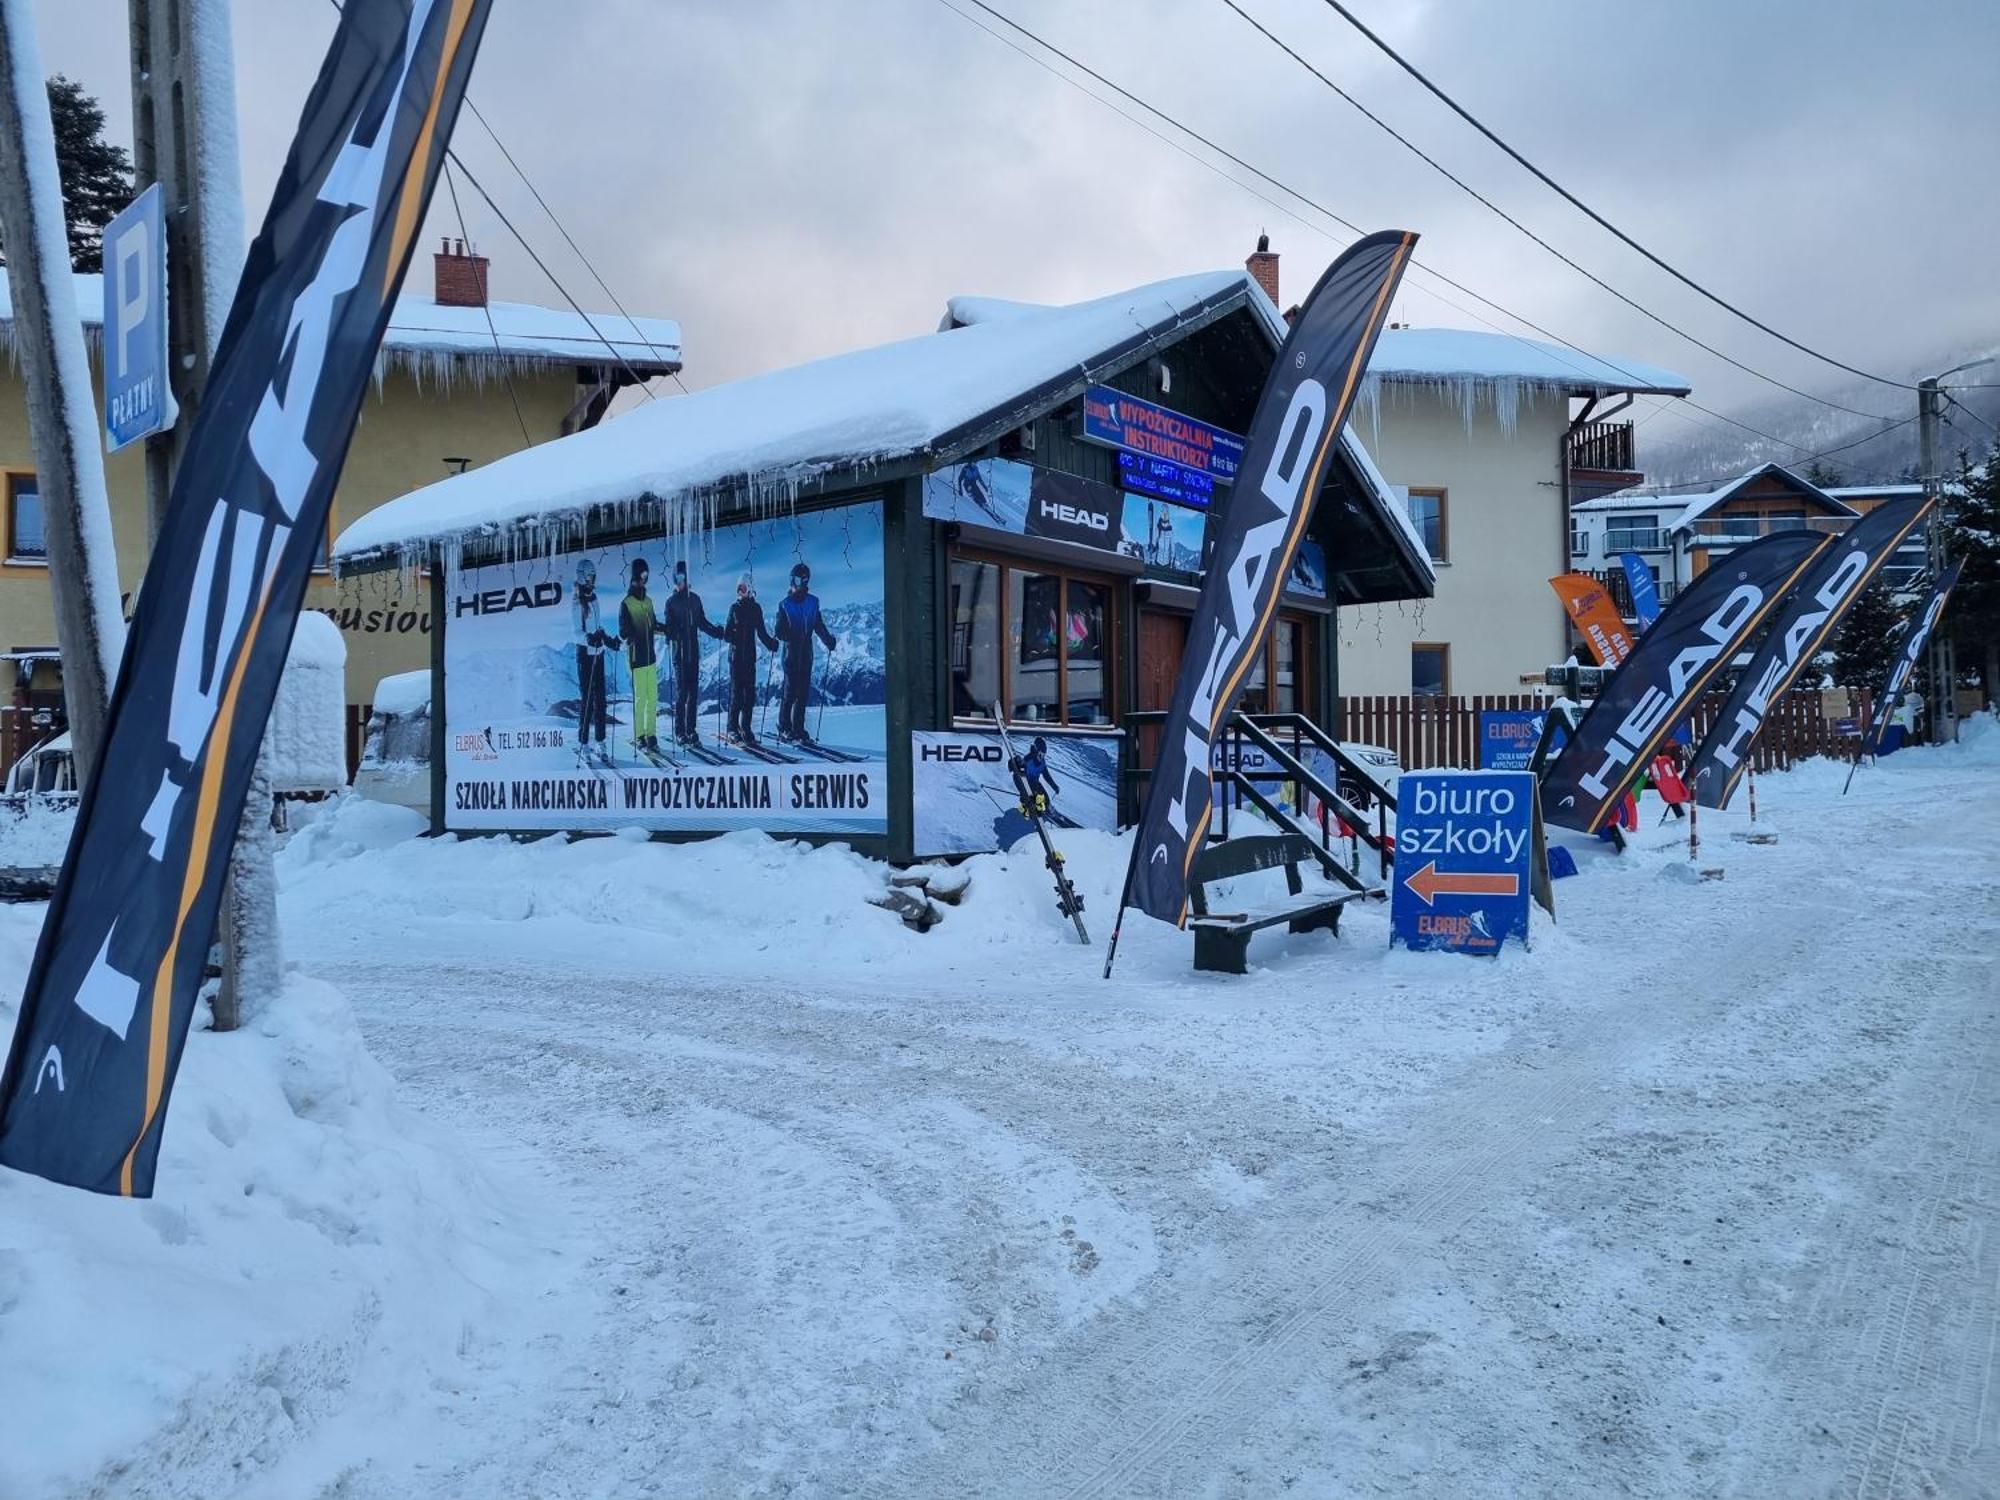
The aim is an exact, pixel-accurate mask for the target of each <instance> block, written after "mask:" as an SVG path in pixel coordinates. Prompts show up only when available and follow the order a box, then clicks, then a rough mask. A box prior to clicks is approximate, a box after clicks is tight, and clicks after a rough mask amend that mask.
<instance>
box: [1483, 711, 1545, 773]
mask: <svg viewBox="0 0 2000 1500" xmlns="http://www.w3.org/2000/svg"><path fill="white" fill-rule="evenodd" d="M1545 717H1546V715H1545V714H1542V713H1540V712H1538V711H1537V710H1535V709H1532V708H1482V709H1481V710H1480V711H1479V769H1480V770H1482V771H1525V770H1527V769H1528V764H1529V762H1530V761H1532V760H1533V759H1534V758H1535V742H1536V741H1537V740H1539V739H1540V738H1541V737H1542V720H1543V719H1544V718H1545Z"/></svg>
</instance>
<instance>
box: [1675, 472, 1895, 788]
mask: <svg viewBox="0 0 2000 1500" xmlns="http://www.w3.org/2000/svg"><path fill="white" fill-rule="evenodd" d="M1930 508H1931V502H1930V501H1929V500H1928V499H1926V498H1924V497H1923V496H1921V495H1911V496H1908V497H1907V498H1904V499H1899V500H1891V501H1890V502H1888V503H1887V504H1886V505H1881V506H1878V507H1877V508H1876V509H1874V510H1872V511H1870V512H1869V513H1868V514H1867V515H1865V516H1863V517H1862V518H1861V519H1860V520H1859V521H1856V522H1855V523H1854V525H1852V526H1851V527H1849V528H1848V529H1847V531H1846V532H1844V533H1843V534H1842V535H1840V536H1839V537H1837V538H1835V540H1834V542H1833V544H1832V545H1831V546H1829V547H1827V548H1826V549H1825V550H1824V551H1823V552H1821V553H1820V555H1819V556H1818V557H1816V558H1814V559H1813V564H1812V566H1811V567H1810V568H1808V569H1807V570H1806V571H1805V573H1804V574H1803V575H1802V576H1801V577H1800V579H1799V581H1798V586H1797V587H1796V588H1794V589H1793V590H1792V591H1791V593H1789V594H1787V595H1786V596H1785V599H1784V601H1783V602H1782V603H1781V604H1780V605H1779V606H1778V608H1777V609H1776V610H1775V611H1774V612H1773V613H1772V615H1771V623H1770V627H1769V628H1768V629H1767V630H1766V631H1765V632H1764V638H1763V640H1762V641H1760V642H1758V644H1757V649H1756V650H1755V651H1753V652H1751V653H1750V664H1749V665H1748V666H1747V667H1745V668H1744V669H1743V671H1742V673H1741V674H1740V675H1739V676H1738V677H1737V679H1736V685H1735V686H1734V687H1733V688H1731V689H1730V691H1729V696H1728V697H1727V698H1725V699H1724V700H1723V702H1722V707H1721V709H1720V710H1719V711H1718V712H1717V714H1716V716H1715V722H1714V723H1713V724H1711V725H1710V726H1709V730H1708V733H1707V735H1706V736H1704V737H1703V739H1702V742H1701V743H1700V744H1699V745H1697V746H1696V747H1695V752H1694V755H1693V756H1692V757H1691V758H1690V759H1689V761H1688V776H1687V783H1688V785H1689V786H1690V787H1692V788H1693V790H1694V799H1695V801H1697V802H1699V803H1700V804H1701V805H1702V806H1703V807H1715V808H1723V807H1727V806H1729V799H1730V797H1732V796H1733V795H1734V794H1735V792H1736V785H1737V783H1738V782H1739V781H1741V780H1742V779H1743V773H1744V772H1745V771H1746V770H1748V769H1749V767H1750V751H1751V748H1752V747H1753V746H1754V745H1755V744H1756V742H1757V736H1758V735H1760V734H1762V733H1763V731H1764V716H1765V715H1766V714H1768V713H1769V712H1770V711H1771V705H1772V704H1773V703H1776V702H1777V701H1778V699H1779V698H1781V697H1782V696H1783V695H1784V694H1785V693H1786V692H1787V691H1788V690H1789V689H1790V688H1791V685H1792V684H1793V683H1794V682H1796V681H1798V679H1799V675H1800V674H1801V673H1802V672H1804V671H1805V670H1806V668H1807V667H1809V666H1810V665H1812V660H1813V658H1814V657H1815V656H1817V655H1818V654H1819V653H1820V650H1821V649H1822V648H1823V647H1824V646H1825V645H1826V642H1827V640H1828V638H1829V637H1830V636H1831V635H1832V634H1833V628H1834V626H1836V625H1838V624H1839V623H1840V618H1841V616H1842V615H1844V614H1846V613H1847V611H1848V609H1849V607H1850V606H1851V605H1852V604H1853V603H1854V601H1855V600H1856V599H1859V598H1860V597H1861V595H1862V593H1863V592H1864V591H1865V590H1866V589H1867V587H1868V585H1869V584H1871V583H1873V582H1874V581H1875V575H1876V574H1877V573H1879V572H1881V570H1882V565H1883V564H1884V563H1886V562H1887V561H1888V560H1889V558H1890V556H1891V555H1892V554H1893V553H1894V552H1895V550H1896V549H1897V548H1898V547H1900V546H1902V545H1903V543H1904V541H1905V540H1906V539H1907V538H1908V537H1909V535H1910V533H1911V532H1913V531H1915V530H1916V529H1917V527H1918V526H1920V525H1922V524H1923V519H1924V517H1925V515H1926V514H1928V513H1929V511H1930Z"/></svg>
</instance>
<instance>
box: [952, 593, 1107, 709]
mask: <svg viewBox="0 0 2000 1500" xmlns="http://www.w3.org/2000/svg"><path fill="white" fill-rule="evenodd" d="M950 590H951V711H952V714H953V715H954V716H955V717H959V718H978V719H984V718H986V717H988V716H989V715H990V714H991V713H992V711H993V705H994V704H995V703H1004V704H1005V705H1006V714H1007V717H1008V719H1009V720H1010V721H1014V722H1019V723H1030V724H1109V723H1111V722H1112V716H1113V705H1112V701H1111V699H1112V688H1111V683H1112V662H1113V658H1112V652H1111V639H1112V631H1113V618H1112V608H1111V588H1110V585H1109V584H1107V583H1105V582H1103V581H1102V580H1099V579H1094V578H1090V577H1086V576H1082V575H1078V574H1073V573H1068V572H1064V571H1060V570H1057V569H1053V568H1043V567H1040V566H1028V565H1016V564H1013V563H1005V562H999V561H989V560H987V559H984V558H975V557H954V558H953V559H952V561H951V578H950Z"/></svg>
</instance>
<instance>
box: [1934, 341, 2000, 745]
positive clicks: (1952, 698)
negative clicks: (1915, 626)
mask: <svg viewBox="0 0 2000 1500" xmlns="http://www.w3.org/2000/svg"><path fill="white" fill-rule="evenodd" d="M1993 361H1994V356H1993V355H1991V354H1987V355H1982V356H1981V357H1980V358H1978V359H1969V360H1967V361H1966V362H1965V363H1964V364H1962V365H1953V366H1952V367H1951V368H1950V369H1949V370H1946V371H1945V372H1944V373H1943V374H1941V375H1933V376H1931V377H1930V379H1928V380H1920V381H1918V382H1917V467H1918V469H1919V470H1920V471H1921V472H1920V478H1921V479H1922V481H1923V486H1924V496H1925V498H1926V499H1929V500H1932V501H1934V502H1935V505H1934V507H1933V509H1932V510H1931V521H1930V525H1929V527H1928V528H1927V529H1926V531H1927V535H1926V538H1925V540H1926V546H1925V549H1924V550H1925V553H1926V554H1927V556H1928V558H1929V561H1930V569H1931V578H1932V579H1933V580H1934V581H1935V580H1936V579H1939V578H1942V577H1943V576H1944V568H1945V563H1946V562H1947V561H1948V559H1947V558H1946V556H1945V546H1944V482H1943V477H1942V476H1941V475H1940V474H1939V473H1938V454H1937V436H1938V431H1937V429H1938V419H1939V418H1940V417H1942V416H1943V415H1944V407H1945V401H1946V400H1947V397H1946V396H1945V394H1944V391H1945V386H1944V382H1945V381H1946V380H1948V379H1949V378H1950V377H1952V376H1953V375H1958V374H1961V373H1963V372H1964V371H1966V370H1976V369H1978V368H1979V367H1980V366H1982V365H1990V364H1992V363H1993ZM1930 670H1931V726H1932V733H1933V734H1936V735H1938V736H1939V737H1940V738H1942V736H1943V732H1944V730H1945V728H1946V726H1949V727H1950V729H1951V738H1952V740H1953V742H1954V743H1955V742H1956V741H1957V739H1958V704H1957V702H1956V693H1955V691H1954V689H1955V686H1956V683H1957V678H1958V660H1957V654H1956V653H1955V652H1954V651H1953V650H1952V645H1951V641H1950V640H1949V639H1948V638H1947V637H1946V636H1945V633H1944V632H1943V631H1941V630H1937V631H1933V632H1932V633H1931V643H1930Z"/></svg>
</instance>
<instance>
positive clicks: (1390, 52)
mask: <svg viewBox="0 0 2000 1500" xmlns="http://www.w3.org/2000/svg"><path fill="white" fill-rule="evenodd" d="M1326 4H1327V6H1328V7H1329V8H1330V9H1332V10H1334V11H1335V12H1337V13H1338V14H1339V15H1340V16H1341V17H1342V18H1343V19H1344V20H1345V21H1346V22H1347V23H1348V25H1350V26H1352V27H1353V28H1354V29H1355V30H1356V31H1358V32H1360V33H1361V34H1362V35H1363V36H1365V37H1367V38H1368V40H1369V41H1371V42H1373V43H1374V44H1375V45H1376V47H1378V48H1379V49H1380V50H1381V51H1382V52H1383V53H1385V54H1386V55H1387V56H1388V57H1389V59H1390V61H1392V62H1394V63H1395V64H1396V65H1397V66H1398V67H1400V68H1401V69H1402V70H1403V71H1404V72H1405V73H1408V74H1409V75H1410V76H1411V77H1412V78H1414V79H1416V80H1417V82H1418V83H1420V84H1422V85H1423V86H1424V87H1425V88H1426V89H1428V90H1429V91H1430V92H1431V93H1432V94H1433V95H1435V96H1436V97H1437V98H1438V99H1439V100H1440V101H1442V102H1443V103H1444V105H1445V106H1446V108H1448V109H1450V110H1451V112H1452V113H1453V114H1455V115H1457V116H1458V117H1459V118H1460V119H1461V120H1463V121H1465V123H1466V124H1468V125H1470V126H1471V127H1472V128H1473V129H1474V130H1476V131H1478V132H1479V133H1480V134H1481V135H1483V136H1485V137H1486V139H1487V140H1489V141H1491V142H1492V143H1493V144H1494V145H1495V146H1498V147H1499V148H1500V149H1501V150H1502V151H1504V152H1506V153H1507V155H1508V156H1510V157H1512V158H1513V159H1514V160H1515V161H1516V162H1517V163H1519V164H1520V165H1521V166H1522V167H1524V168H1526V169H1527V170H1528V171H1529V172H1530V173H1532V174H1533V175H1534V176H1535V177H1536V178H1537V179H1538V180H1539V181H1540V182H1541V183H1542V184H1543V185H1544V186H1545V187H1547V188H1549V189H1550V190H1551V191H1553V192H1555V193H1556V194H1557V195H1558V196H1560V197H1561V198H1562V199H1563V200H1564V201H1565V202H1567V203H1568V204H1569V205H1570V206H1571V207H1573V208H1575V209H1577V210H1578V211H1579V212H1581V213H1582V214H1584V215H1585V216H1586V217H1588V218H1589V219H1590V220H1591V221H1592V222H1593V223H1595V224H1596V225H1597V226H1598V227H1599V228H1601V229H1604V230H1606V231H1607V232H1609V233H1610V234H1612V235H1615V236H1616V237H1617V238H1618V239H1619V240H1621V241H1623V242H1624V243H1625V244H1626V245H1628V246H1630V247H1631V248H1632V249H1634V250H1636V251H1638V252H1639V254H1641V255H1643V256H1645V257H1646V259H1647V260H1649V261H1651V262H1652V263H1653V264H1654V265H1656V266H1658V267H1659V268H1660V269H1661V270H1662V271H1665V272H1666V273H1667V274H1668V275H1669V276H1671V277H1673V278H1674V279H1675V280H1676V281H1678V282H1680V283H1681V284H1682V285H1683V286H1686V287H1688V288H1690V289H1691V290H1693V291H1695V292H1698V293H1700V294H1701V295H1702V296H1704V297H1706V298H1707V299H1708V300H1709V301H1710V302H1713V303H1714V304H1715V305H1716V306H1717V307H1719V308H1721V309H1723V311H1725V312H1728V313H1732V314H1734V315H1735V316H1736V317H1738V318H1741V319H1742V320H1743V321H1744V322H1746V323H1748V324H1749V325H1750V326H1751V327H1752V328H1756V329H1759V330H1761V331H1762V332H1764V333H1768V334H1769V335H1770V336H1771V337H1772V338H1774V339H1776V340H1778V342H1780V343H1782V344H1789V345H1790V346H1791V347H1792V348H1794V349H1796V350H1798V351H1799V352H1800V353H1801V354H1809V355H1811V356H1812V357H1813V358H1814V359H1816V360H1819V361H1820V362H1821V363H1822V364H1828V365H1832V366H1833V367H1834V368H1835V369H1837V370H1845V371H1846V372H1847V373H1848V374H1850V375H1859V376H1860V377H1861V378H1862V379H1863V380H1872V381H1875V382H1876V383H1877V384H1878V385H1889V386H1894V387H1896V389H1898V390H1904V391H1913V390H1915V389H1916V387H1915V386H1914V385H1912V384H1910V383H1909V382H1908V381H1906V380H1891V379H1889V378H1888V377H1887V376H1885V375H1872V374H1870V373H1869V372H1868V371H1866V370H1861V369H1857V368H1855V367H1854V366H1853V365H1850V364H1848V363H1847V362H1846V361H1844V360H1838V359H1835V358H1834V357H1833V356H1832V355H1830V354H1822V353H1821V352H1820V351H1819V350H1817V349H1815V348H1813V347H1812V346H1811V345H1809V344H1802V343H1800V342H1799V341H1798V340H1797V339H1795V338H1793V337H1791V336H1790V335H1789V334H1784V333H1780V332H1779V331H1778V330H1777V329H1775V328H1773V327H1772V326H1771V325H1770V324H1768V323H1765V322H1763V321H1762V320H1760V319H1758V318H1754V317H1752V316H1751V315H1750V314H1749V313H1747V312H1745V311H1743V309H1742V308H1740V307H1738V306H1736V305H1735V304H1734V303H1732V302H1728V301H1725V300H1724V299H1723V298H1721V297H1719V296H1717V295H1716V294H1715V293H1714V292H1711V291H1710V290H1709V289H1708V288H1707V287H1705V286H1703V285H1702V284H1701V283H1700V282H1698V281H1696V280H1695V279H1694V278H1693V277H1692V276H1689V275H1688V274H1687V273H1686V272H1684V271H1681V270H1679V269H1678V268H1676V267H1675V266H1672V265H1670V264H1668V263H1667V262H1666V261H1664V260H1662V259H1661V258H1660V257H1659V256H1657V255H1655V254H1654V253H1653V252H1652V251H1651V250H1648V249H1647V248H1646V247H1645V246H1644V245H1642V244H1640V243H1639V242H1638V241H1637V240H1635V239H1633V238H1632V236H1631V235H1629V234H1627V233H1626V232H1625V231H1624V230H1622V229H1620V228H1619V227H1618V226H1617V225H1616V224H1613V223H1612V222H1611V221H1610V220H1609V219H1607V218H1605V217H1604V215H1602V214H1600V213H1599V212H1598V211H1597V210H1596V209H1594V208H1592V207H1591V206H1590V205H1589V204H1587V203H1585V202H1584V201H1583V200H1582V199H1581V198H1579V197H1577V196H1576V194H1574V193H1572V192H1571V191H1570V190H1569V189H1568V188H1566V187H1564V186H1563V185H1562V184H1561V183H1559V182H1557V181H1556V180H1555V179H1554V178H1553V177H1551V176H1549V174H1548V173H1546V172H1544V171H1543V170H1542V169H1541V168H1540V167H1538V166H1536V165H1535V164H1534V163H1533V162H1531V161H1529V160H1528V158H1527V157H1525V156H1523V155H1522V154H1521V153H1520V152H1518V151H1516V150H1515V149H1514V148H1513V147H1512V146H1510V145H1508V144H1507V143H1506V142H1505V141H1503V140H1501V139H1500V137H1499V136H1497V135H1495V134H1494V133H1493V132H1492V131H1491V130H1489V129H1487V128H1486V126H1485V125H1484V124H1482V123H1481V122H1480V121H1479V120H1478V119H1477V118H1476V117H1475V116H1474V115H1473V114H1472V113H1471V112H1470V111H1469V110H1467V109H1466V108H1465V107H1464V106H1463V105H1461V104H1460V103H1459V102H1458V101H1457V100H1456V99H1454V98H1452V97H1451V95H1449V94H1447V93H1446V92H1445V91H1444V90H1443V89H1441V88H1439V87H1438V86H1437V85H1436V84H1434V83H1432V82H1431V81H1430V79H1428V78H1426V77H1425V76H1424V75H1423V74H1422V73H1420V72H1419V71H1418V70H1417V68H1416V66H1415V65H1414V64H1412V63H1411V62H1409V61H1408V60H1407V59H1406V58H1404V57H1403V55H1402V54H1401V53H1399V52H1398V51H1396V49H1395V48H1394V47H1391V46H1390V45H1389V44H1388V43H1387V42H1385V41H1383V40H1382V38H1381V37H1379V36H1377V35H1376V34H1375V33H1374V32H1373V31H1370V30H1369V29H1368V27H1367V26H1366V25H1365V24H1364V23H1363V22H1362V21H1361V18H1360V17H1358V16H1356V15H1355V14H1354V12H1353V11H1351V10H1349V9H1348V8H1347V7H1346V6H1345V5H1343V4H1341V3H1340V0H1326Z"/></svg>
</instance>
